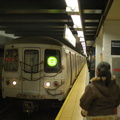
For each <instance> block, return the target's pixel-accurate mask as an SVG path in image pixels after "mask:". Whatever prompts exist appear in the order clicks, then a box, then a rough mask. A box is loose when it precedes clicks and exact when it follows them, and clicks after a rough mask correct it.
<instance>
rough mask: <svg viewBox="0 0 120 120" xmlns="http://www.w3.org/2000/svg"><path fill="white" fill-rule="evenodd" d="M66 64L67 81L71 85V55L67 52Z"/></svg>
mask: <svg viewBox="0 0 120 120" xmlns="http://www.w3.org/2000/svg"><path fill="white" fill-rule="evenodd" d="M66 56H67V57H66V58H67V59H66V63H67V67H66V68H67V79H68V80H69V81H70V84H71V81H72V70H71V69H72V68H71V53H70V52H68V53H66Z"/></svg>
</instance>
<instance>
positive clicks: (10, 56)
mask: <svg viewBox="0 0 120 120" xmlns="http://www.w3.org/2000/svg"><path fill="white" fill-rule="evenodd" d="M4 69H5V71H17V70H18V50H17V49H8V50H6V51H5V64H4Z"/></svg>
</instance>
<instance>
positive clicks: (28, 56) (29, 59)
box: [24, 50, 39, 73]
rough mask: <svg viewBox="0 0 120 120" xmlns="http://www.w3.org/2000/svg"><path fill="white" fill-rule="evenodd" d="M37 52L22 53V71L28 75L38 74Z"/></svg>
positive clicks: (27, 51)
mask: <svg viewBox="0 0 120 120" xmlns="http://www.w3.org/2000/svg"><path fill="white" fill-rule="evenodd" d="M38 58H39V53H38V50H25V52H24V63H25V64H24V70H25V72H28V73H37V72H38Z"/></svg>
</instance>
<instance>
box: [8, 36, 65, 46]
mask: <svg viewBox="0 0 120 120" xmlns="http://www.w3.org/2000/svg"><path fill="white" fill-rule="evenodd" d="M28 43H31V44H38V43H39V44H52V45H59V46H62V45H63V43H61V42H60V41H58V40H57V39H54V38H51V37H47V36H31V37H20V38H17V39H14V40H12V41H11V42H9V43H8V44H28Z"/></svg>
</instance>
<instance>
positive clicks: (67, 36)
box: [63, 25, 76, 47]
mask: <svg viewBox="0 0 120 120" xmlns="http://www.w3.org/2000/svg"><path fill="white" fill-rule="evenodd" d="M63 38H64V39H65V40H67V41H68V42H69V43H71V44H72V45H73V46H74V47H76V39H75V37H74V35H73V34H72V31H71V30H70V28H69V27H68V25H65V29H64V36H63Z"/></svg>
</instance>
